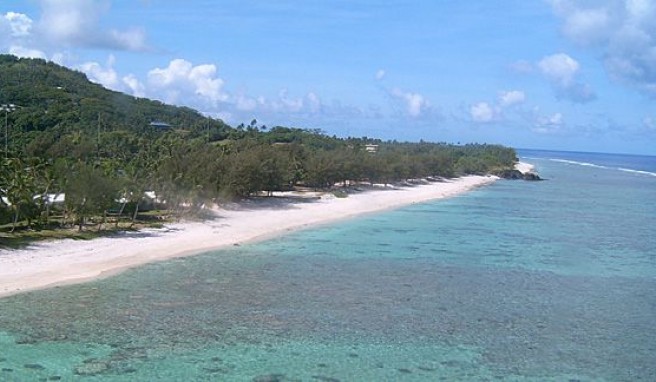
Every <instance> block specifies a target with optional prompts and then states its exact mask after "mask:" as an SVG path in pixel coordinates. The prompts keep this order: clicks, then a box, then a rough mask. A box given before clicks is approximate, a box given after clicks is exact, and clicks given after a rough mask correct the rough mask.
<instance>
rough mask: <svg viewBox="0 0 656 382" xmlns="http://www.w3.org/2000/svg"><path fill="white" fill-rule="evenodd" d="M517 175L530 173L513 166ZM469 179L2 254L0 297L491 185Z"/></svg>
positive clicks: (257, 207)
mask: <svg viewBox="0 0 656 382" xmlns="http://www.w3.org/2000/svg"><path fill="white" fill-rule="evenodd" d="M518 169H520V171H530V170H532V166H530V165H527V164H522V163H520V164H518ZM497 179H498V178H496V177H492V176H467V177H462V178H457V179H450V180H445V181H443V182H433V183H428V184H420V185H414V186H408V187H394V188H391V187H387V188H381V189H380V190H367V191H363V192H359V193H354V194H350V195H349V196H348V197H347V198H336V197H335V196H333V195H332V194H329V193H324V194H316V193H305V194H285V195H283V196H278V197H273V198H258V199H254V200H249V201H246V202H242V203H239V204H234V205H227V206H222V207H220V208H215V209H214V210H212V212H213V215H214V217H213V218H210V219H207V220H205V221H203V222H183V223H177V224H170V225H167V226H166V227H165V228H163V229H147V230H142V231H139V232H127V233H123V234H121V235H117V236H112V237H107V238H99V239H94V240H90V241H75V240H57V241H49V242H43V243H38V244H34V245H30V246H29V247H27V248H25V249H19V250H0V297H5V296H9V295H13V294H17V293H21V292H26V291H30V290H36V289H43V288H49V287H53V286H57V285H65V284H74V283H81V282H85V281H89V280H93V279H96V278H100V277H108V276H111V275H114V274H116V273H118V272H121V271H123V270H125V269H128V268H132V267H136V266H139V265H143V264H146V263H150V262H154V261H161V260H166V259H171V258H174V257H182V256H190V255H194V254H199V253H202V252H207V251H209V250H213V249H219V248H222V247H226V246H232V245H239V244H241V243H246V242H251V241H257V240H264V239H266V238H270V237H273V236H276V235H281V234H285V233H288V232H291V231H294V230H298V229H303V228H306V227H309V226H315V225H319V224H326V223H330V222H335V221H337V220H341V219H347V218H350V217H354V216H358V215H362V214H367V213H373V212H378V211H384V210H389V209H394V208H398V207H402V206H406V205H410V204H413V203H421V202H425V201H429V200H435V199H441V198H447V197H451V196H455V195H458V194H461V193H463V192H466V191H468V190H471V189H473V188H476V187H480V186H483V185H486V184H489V183H492V182H494V181H496V180H497Z"/></svg>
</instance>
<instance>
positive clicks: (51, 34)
mask: <svg viewBox="0 0 656 382" xmlns="http://www.w3.org/2000/svg"><path fill="white" fill-rule="evenodd" d="M40 5H41V19H40V20H39V22H38V29H39V36H38V37H40V38H42V39H45V40H48V41H49V42H51V43H53V44H56V45H58V46H66V47H68V46H73V47H77V46H84V47H91V48H104V49H118V50H130V51H143V50H146V49H147V46H146V38H145V32H144V31H143V30H142V29H139V28H134V29H129V30H125V31H119V30H113V29H111V30H103V29H99V28H98V26H99V25H101V23H100V19H101V18H102V16H103V15H104V14H105V13H107V12H108V11H109V9H110V2H109V1H106V0H101V1H94V0H67V1H61V0H40Z"/></svg>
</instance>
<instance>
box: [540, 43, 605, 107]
mask: <svg viewBox="0 0 656 382" xmlns="http://www.w3.org/2000/svg"><path fill="white" fill-rule="evenodd" d="M537 67H538V69H539V70H540V72H541V73H542V74H543V75H544V76H545V77H546V78H547V79H549V81H550V82H551V84H552V85H553V87H554V89H555V90H556V95H557V96H558V97H559V98H564V99H568V100H570V101H573V102H578V103H585V102H589V101H592V100H594V99H595V98H596V95H595V93H594V91H593V90H592V88H591V87H590V86H589V85H587V84H584V83H582V82H580V81H579V79H578V77H579V72H580V68H581V67H580V65H579V63H578V61H576V60H575V59H573V58H572V57H570V56H569V55H567V54H565V53H557V54H553V55H550V56H546V57H544V58H542V60H540V61H539V62H538V63H537Z"/></svg>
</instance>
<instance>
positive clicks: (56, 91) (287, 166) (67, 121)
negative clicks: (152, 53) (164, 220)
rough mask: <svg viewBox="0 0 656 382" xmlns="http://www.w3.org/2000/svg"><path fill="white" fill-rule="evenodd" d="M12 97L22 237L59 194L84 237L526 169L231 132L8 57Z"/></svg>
mask: <svg viewBox="0 0 656 382" xmlns="http://www.w3.org/2000/svg"><path fill="white" fill-rule="evenodd" d="M0 90H1V93H0V103H2V104H4V103H8V102H9V100H12V102H15V104H17V105H20V109H16V110H14V111H11V112H6V113H7V114H6V116H5V115H3V117H6V118H7V123H8V124H10V125H11V131H10V135H9V136H8V137H7V142H8V143H7V146H6V147H3V150H2V154H3V155H2V158H1V159H0V161H1V163H2V168H1V170H0V197H1V198H0V225H11V226H12V227H16V226H17V225H19V223H21V226H26V227H39V226H47V225H50V224H52V223H53V222H52V220H51V216H52V211H51V209H52V208H53V205H54V204H53V200H52V199H53V197H54V196H57V195H65V201H64V203H63V206H62V207H60V211H59V212H60V213H63V214H64V216H63V219H59V220H58V221H57V224H76V225H77V226H78V227H79V228H80V229H82V228H83V227H84V225H85V222H87V221H88V220H89V219H91V218H93V219H94V220H95V221H97V222H98V223H99V224H102V223H103V222H106V221H107V219H106V217H107V216H108V215H110V214H111V215H114V216H118V217H123V219H124V220H127V221H132V222H133V221H134V219H135V218H136V217H137V216H138V213H139V211H140V210H142V209H143V208H145V207H146V204H148V203H150V204H152V203H165V205H166V208H167V209H168V210H169V211H170V212H171V213H174V214H176V213H182V212H183V211H184V212H194V211H198V210H200V209H201V208H202V206H203V205H204V204H206V203H213V202H217V201H221V200H229V199H234V198H242V197H249V196H253V195H266V194H271V193H272V192H274V191H281V190H291V189H294V188H296V187H306V188H312V189H330V188H332V187H334V186H335V185H338V184H346V183H347V182H370V183H394V182H398V181H403V180H407V179H416V178H427V177H453V176H458V175H464V174H485V173H488V172H490V171H493V170H498V169H502V168H508V167H511V166H512V165H513V164H514V162H515V161H516V154H515V151H514V150H513V149H511V148H507V147H503V146H498V145H486V144H470V145H464V146H463V145H451V144H446V143H428V142H419V143H410V142H396V141H387V142H383V141H381V140H379V139H372V138H367V137H362V138H352V137H349V138H339V137H336V136H328V135H326V134H324V133H322V132H321V131H318V130H309V129H298V128H289V127H282V126H276V127H273V128H267V127H266V126H260V125H258V124H257V121H255V120H253V121H251V122H250V123H249V124H247V125H245V124H242V125H239V126H236V127H231V126H229V125H227V124H225V123H224V122H223V121H221V120H216V119H212V118H207V117H205V116H203V115H201V114H200V113H198V112H196V111H194V110H192V109H189V108H183V107H182V108H181V107H174V106H170V105H164V104H161V103H159V102H157V101H151V100H146V99H139V98H134V97H131V96H128V95H125V94H121V93H116V92H112V91H109V90H106V89H104V88H102V87H100V86H99V85H96V84H92V83H90V82H89V81H88V80H87V79H86V77H85V76H84V75H83V74H81V73H79V72H75V71H71V70H69V69H66V68H63V67H60V66H57V65H55V64H53V63H48V62H45V61H43V60H32V59H18V58H15V57H13V56H7V55H0ZM153 121H164V122H166V123H165V124H163V126H162V125H157V124H152V123H151V122H153ZM3 122H4V121H3ZM2 127H3V128H4V126H2ZM367 145H375V147H374V146H369V148H368V147H367ZM372 151H375V152H372ZM146 191H148V192H150V195H151V196H153V194H154V200H148V199H147V198H145V197H144V195H145V192H146ZM118 221H119V220H118V219H115V222H116V224H118V223H117V222H118ZM99 227H100V225H99ZM12 229H13V228H12Z"/></svg>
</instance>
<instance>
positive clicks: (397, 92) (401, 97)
mask: <svg viewBox="0 0 656 382" xmlns="http://www.w3.org/2000/svg"><path fill="white" fill-rule="evenodd" d="M389 94H390V95H391V96H392V98H393V99H395V100H397V101H400V102H401V103H402V105H403V109H404V111H405V113H406V114H407V115H409V116H410V117H413V118H417V117H420V116H421V115H422V114H425V113H426V112H428V111H429V110H430V109H431V105H430V101H428V99H426V97H424V96H423V95H421V94H419V93H413V92H407V91H403V90H401V89H399V88H394V89H392V90H391V91H390V92H389Z"/></svg>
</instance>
